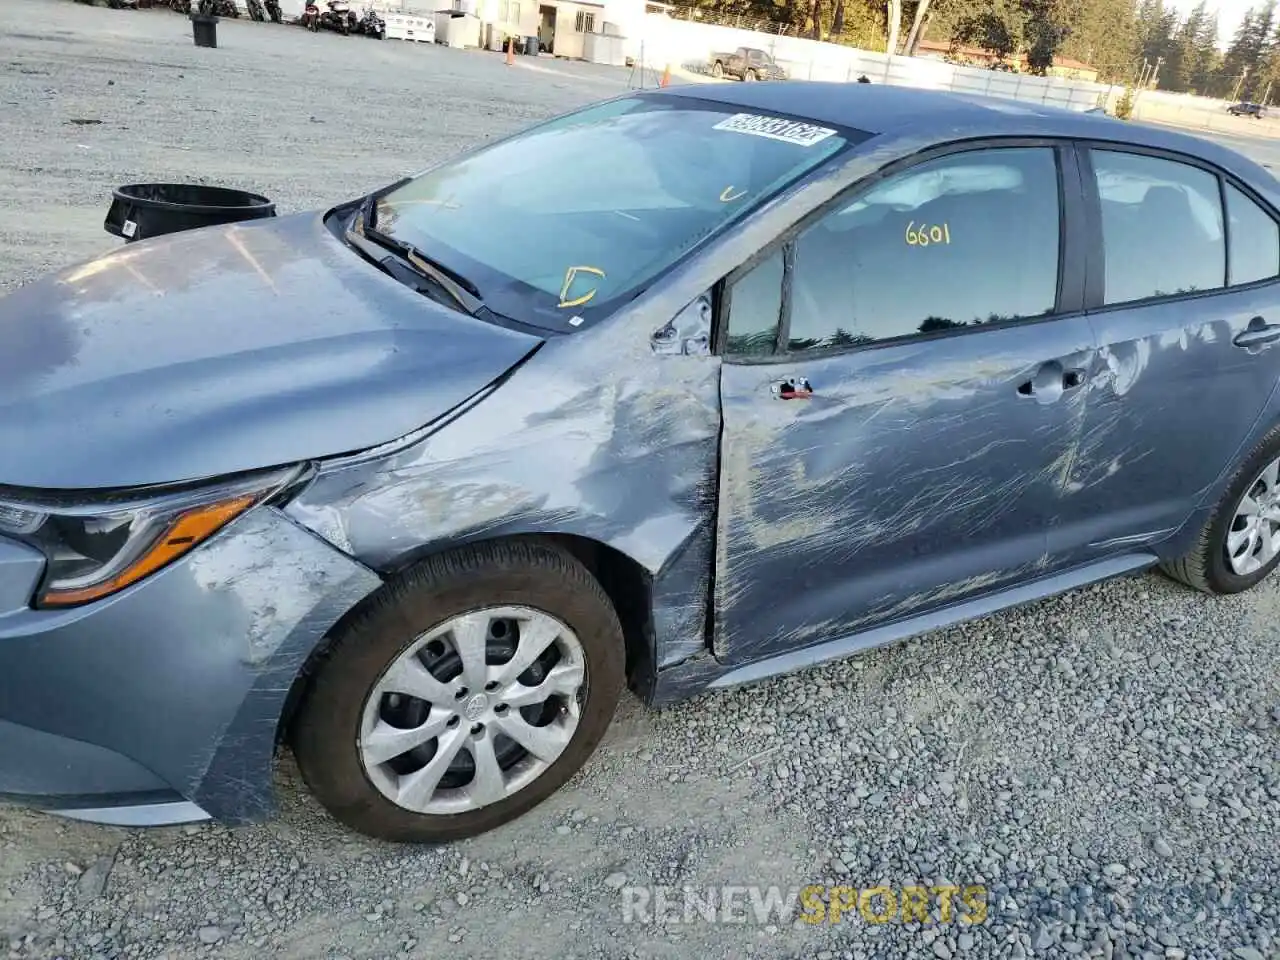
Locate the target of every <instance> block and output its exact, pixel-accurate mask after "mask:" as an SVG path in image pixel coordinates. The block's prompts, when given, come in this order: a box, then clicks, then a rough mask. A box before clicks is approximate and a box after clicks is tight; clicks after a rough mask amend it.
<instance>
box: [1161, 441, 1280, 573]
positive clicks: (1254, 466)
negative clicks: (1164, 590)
mask: <svg viewBox="0 0 1280 960" xmlns="http://www.w3.org/2000/svg"><path fill="white" fill-rule="evenodd" d="M1277 564H1280V427H1275V428H1273V429H1272V430H1271V432H1270V433H1268V434H1267V435H1266V436H1265V437H1264V438H1263V439H1262V441H1261V442H1260V443H1259V444H1258V445H1257V446H1256V447H1254V449H1253V451H1252V452H1251V453H1250V454H1249V456H1247V457H1246V458H1245V459H1244V461H1243V462H1242V463H1241V465H1240V467H1239V468H1238V469H1237V470H1236V472H1235V474H1234V475H1233V476H1232V478H1231V481H1230V483H1228V484H1227V489H1226V492H1225V493H1224V494H1223V495H1222V499H1221V500H1220V501H1219V502H1218V505H1217V506H1216V507H1215V508H1214V511H1213V514H1212V515H1211V516H1210V517H1209V520H1208V521H1207V522H1206V523H1205V525H1204V527H1203V528H1202V529H1201V531H1200V536H1199V537H1198V538H1197V539H1196V543H1195V545H1194V546H1193V547H1192V549H1191V550H1190V552H1188V553H1187V554H1186V555H1185V556H1183V557H1180V558H1178V559H1177V560H1173V561H1169V562H1167V563H1164V564H1162V565H1161V570H1163V571H1164V572H1165V573H1166V574H1168V575H1169V576H1171V577H1173V578H1174V579H1175V580H1180V581H1181V582H1183V583H1185V584H1187V585H1188V586H1191V587H1195V588H1196V589H1197V590H1203V591H1204V592H1205V593H1219V594H1230V593H1241V592H1243V591H1245V590H1248V589H1249V588H1250V587H1252V586H1254V585H1255V584H1257V583H1258V582H1259V581H1260V580H1262V579H1263V578H1264V577H1266V576H1267V574H1269V573H1270V572H1271V571H1272V570H1274V569H1275V568H1276V565H1277Z"/></svg>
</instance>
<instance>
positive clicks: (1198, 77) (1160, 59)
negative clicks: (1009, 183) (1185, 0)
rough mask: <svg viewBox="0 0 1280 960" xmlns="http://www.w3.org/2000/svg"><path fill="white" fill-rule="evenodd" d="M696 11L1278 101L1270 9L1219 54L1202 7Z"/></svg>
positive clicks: (742, 7) (1056, 2)
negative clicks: (1060, 63)
mask: <svg viewBox="0 0 1280 960" xmlns="http://www.w3.org/2000/svg"><path fill="white" fill-rule="evenodd" d="M692 2H694V3H695V5H696V6H697V7H699V8H700V9H703V10H712V11H715V12H717V13H721V14H726V15H735V16H745V17H751V18H757V19H761V20H768V21H771V22H772V23H774V24H778V25H780V26H782V27H784V28H786V29H787V30H788V32H792V33H795V34H798V35H800V36H805V37H812V38H814V39H821V40H829V41H832V42H836V43H846V44H850V45H853V46H858V47H862V48H863V49H871V50H892V51H894V52H896V53H903V54H908V55H911V54H915V53H916V52H917V50H918V47H919V44H920V43H921V41H923V40H926V39H927V40H929V41H936V42H942V43H947V44H949V45H950V46H952V47H953V48H955V47H960V46H971V47H977V48H980V49H983V50H986V51H988V52H990V53H992V54H995V55H997V56H999V57H1002V58H1015V57H1019V56H1021V57H1024V58H1025V63H1026V67H1027V69H1029V70H1030V71H1031V72H1033V73H1044V72H1045V71H1046V70H1047V69H1048V68H1049V66H1051V65H1052V63H1053V62H1054V60H1055V58H1065V59H1072V60H1077V61H1081V62H1083V63H1086V64H1088V65H1089V66H1091V67H1093V68H1094V69H1095V70H1097V71H1098V75H1099V79H1100V80H1102V81H1104V82H1113V83H1124V84H1128V85H1139V84H1146V85H1153V86H1155V87H1157V88H1159V89H1161V90H1172V91H1177V92H1188V93H1198V94H1201V95H1204V96H1214V97H1235V98H1236V99H1242V100H1257V101H1265V100H1267V99H1269V98H1274V99H1277V100H1280V18H1277V15H1276V7H1277V0H1267V2H1265V3H1263V4H1262V5H1260V6H1256V7H1254V8H1252V9H1250V10H1249V11H1248V13H1246V14H1245V17H1244V19H1243V21H1242V22H1241V24H1240V27H1239V29H1238V30H1237V31H1236V33H1235V35H1234V36H1233V37H1232V39H1231V41H1230V44H1229V45H1228V47H1227V49H1226V50H1225V51H1223V50H1219V49H1218V46H1217V40H1218V18H1217V15H1216V13H1213V12H1210V10H1209V9H1208V6H1207V3H1206V2H1204V0H1202V2H1201V3H1199V4H1198V5H1197V6H1196V7H1194V8H1193V9H1192V10H1191V11H1190V12H1188V13H1186V14H1185V15H1184V14H1180V13H1179V12H1178V11H1177V9H1175V8H1174V7H1173V6H1172V4H1168V3H1166V0H692Z"/></svg>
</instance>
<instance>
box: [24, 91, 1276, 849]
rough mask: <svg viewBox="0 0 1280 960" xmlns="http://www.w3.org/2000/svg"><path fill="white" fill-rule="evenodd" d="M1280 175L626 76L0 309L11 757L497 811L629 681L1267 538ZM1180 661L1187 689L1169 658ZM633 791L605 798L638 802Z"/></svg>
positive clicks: (114, 775)
mask: <svg viewBox="0 0 1280 960" xmlns="http://www.w3.org/2000/svg"><path fill="white" fill-rule="evenodd" d="M1278 209H1280V184H1277V182H1276V180H1275V179H1273V178H1272V176H1271V174H1269V173H1268V172H1267V171H1265V170H1263V169H1262V168H1260V167H1258V166H1257V165H1255V164H1253V163H1252V162H1250V161H1248V160H1246V159H1244V158H1242V157H1240V156H1238V155H1237V154H1235V153H1233V152H1231V151H1229V150H1226V149H1224V148H1221V147H1218V146H1215V145H1213V144H1210V143H1207V142H1205V141H1201V140H1198V139H1193V138H1190V137H1184V136H1179V135H1176V134H1173V133H1170V132H1164V131H1159V130H1156V129H1148V128H1143V127H1138V126H1131V125H1127V124H1124V123H1121V122H1118V121H1115V120H1112V119H1109V118H1107V117H1105V116H1098V115H1081V114H1073V113H1068V112H1065V111H1061V112H1060V111H1055V110H1051V109H1048V108H1040V107H1032V106H1026V105H1021V104H1014V103H1009V102H1005V101H988V100H983V99H980V98H972V97H962V96H954V95H946V94H940V93H932V92H924V91H913V90H906V89H901V88H894V87H891V86H882V85H879V84H871V85H863V84H810V83H794V84H779V85H774V84H747V85H733V86H727V85H726V86H720V85H714V86H707V87H699V88H697V89H690V88H688V87H677V88H665V89H663V90H659V91H645V92H631V93H628V94H626V95H624V96H622V97H620V98H618V99H615V100H611V101H608V102H605V103H600V104H595V105H592V106H589V107H587V108H585V109H582V110H580V111H578V112H576V113H573V114H571V115H568V116H565V117H561V118H558V119H556V120H552V121H550V122H548V123H545V124H542V125H540V126H537V127H535V128H533V129H530V130H527V131H524V132H521V133H519V134H517V135H515V136H513V137H511V138H509V139H506V140H503V141H501V142H497V143H492V144H488V145H485V146H483V147H481V148H480V149H478V150H476V151H474V152H472V153H470V154H468V155H466V156H463V157H461V158H459V159H456V160H453V161H451V162H448V163H445V164H443V165H441V166H439V167H437V168H434V169H431V170H428V171H426V172H424V173H422V174H420V175H417V176H414V177H411V178H407V179H405V180H403V181H401V182H399V183H397V184H393V185H391V186H390V187H388V188H386V189H383V190H379V191H377V192H375V193H374V194H372V195H371V196H369V197H365V198H361V199H359V200H355V201H352V202H350V203H345V204H343V205H341V206H338V207H336V208H334V209H332V210H329V211H325V212H317V213H308V214H302V215H293V216H286V217H280V218H270V219H263V220H256V221H254V222H247V223H237V224H232V225H225V226H216V227H207V228H203V229H196V230H191V231H186V232H179V233H174V234H172V235H170V236H166V237H159V238H155V239H150V240H144V241H141V242H137V243H131V244H127V245H125V246H123V247H121V248H120V249H119V250H117V251H116V252H113V253H110V254H108V255H106V256H103V257H101V258H100V259H97V260H94V261H92V262H90V263H87V264H84V265H81V266H78V267H74V268H71V269H67V270H64V271H62V272H60V273H57V274H55V275H54V276H51V277H49V278H48V279H46V280H43V281H41V282H38V283H35V284H31V285H29V286H26V287H24V288H21V289H19V290H18V291H17V292H15V293H14V294H12V295H11V296H9V297H8V298H7V299H5V300H3V301H0V449H2V450H4V456H3V458H0V484H3V486H2V487H0V794H3V795H5V796H8V797H10V798H18V799H20V800H22V801H23V802H26V803H29V804H33V805H37V806H41V807H44V808H46V809H50V810H53V811H56V812H58V813H61V814H64V815H67V816H72V817H77V818H80V819H84V820H93V821H98V822H106V823H124V824H159V823H177V822H183V821H186V820H193V819H201V818H206V817H213V818H217V819H218V820H221V821H223V822H227V823H240V822H246V821H252V820H257V819H261V818H264V817H267V816H270V815H271V813H272V810H273V797H272V789H271V767H272V760H273V756H274V754H275V751H276V750H277V747H278V746H279V745H280V744H281V743H284V742H286V741H287V742H289V743H291V744H292V746H293V749H294V752H295V754H296V756H297V759H298V762H299V764H300V766H301V769H302V772H303V773H304V775H305V777H306V780H307V782H308V783H309V784H310V786H311V788H312V789H313V790H314V792H315V794H316V796H317V797H318V799H319V800H320V802H321V803H322V804H323V805H324V806H325V807H326V808H327V809H328V810H330V811H331V812H332V813H333V815H334V816H335V817H337V818H338V819H339V820H341V821H343V822H344V823H346V824H347V825H349V826H350V827H351V828H354V829H355V830H359V831H363V832H365V833H368V834H371V835H374V836H378V837H384V838H390V839H396V840H417V841H439V840H448V839H452V838H460V837H466V836H470V835H474V834H477V833H479V832H482V831H485V830H489V829H491V828H494V827H496V826H498V825H500V824H502V823H504V822H507V821H509V820H511V819H513V818H515V817H517V816H519V815H521V814H522V813H524V812H526V811H528V810H529V809H530V808H532V807H533V806H535V805H536V804H537V803H539V802H540V801H541V800H543V799H544V798H546V797H547V796H549V795H550V794H551V793H552V792H554V791H555V790H557V789H558V788H559V787H561V786H562V785H563V784H564V783H565V782H566V781H568V780H569V778H570V777H571V776H573V774H574V773H575V772H576V771H578V770H579V769H580V768H581V767H582V765H583V764H584V762H585V761H586V760H587V758H588V757H589V756H590V755H591V753H592V751H593V750H594V749H595V747H596V745H597V744H598V742H599V741H600V738H601V736H602V735H603V734H604V732H605V729H606V727H607V726H608V724H609V722H610V719H611V718H612V716H613V713H614V710H615V707H616V705H617V703H618V699H619V697H620V696H621V694H622V692H623V690H624V688H625V687H627V686H628V685H629V686H630V688H631V689H633V690H634V691H635V692H636V693H637V694H638V695H639V696H640V697H642V698H643V699H644V700H646V701H648V702H650V703H653V704H662V703H667V702H671V701H673V700H676V699H678V698H682V697H688V696H690V695H692V694H695V693H698V692H700V691H704V690H707V689H708V688H716V687H725V686H729V685H733V684H740V683H745V682H748V681H754V680H758V679H760V678H763V677H767V676H770V675H774V674H777V673H780V672H784V671H789V670H794V669H798V668H801V667H805V666H808V665H811V664H815V663H818V662H821V661H824V660H828V659H831V658H835V657H843V656H847V655H850V654H853V653H856V652H857V651H860V650H864V649H866V648H869V647H872V646H876V645H879V644H884V643H887V642H890V641H894V640H897V639H900V638H903V637H906V636H909V635H912V634H916V633H919V632H921V631H925V630H931V629H935V628H938V627H943V626H946V625H948V624H953V623H956V622H958V621H961V620H965V619H968V618H972V617H976V616H980V615H983V614H987V613H990V612H992V611H994V610H998V609H1000V608H1003V607H1007V606H1010V605H1012V604H1017V603H1023V602H1026V601H1030V600H1035V599H1037V598H1041V597H1046V596H1049V595H1052V594H1056V593H1060V592H1062V591H1065V590H1069V589H1072V588H1075V587H1079V586H1081V585H1083V584H1087V583H1090V582H1094V581H1098V580H1102V579H1105V578H1108V577H1114V576H1118V575H1122V574H1129V573H1133V572H1136V571H1140V570H1144V569H1147V568H1150V567H1153V566H1157V565H1159V566H1160V567H1161V568H1162V569H1164V570H1165V571H1166V572H1167V573H1169V574H1170V575H1172V576H1174V577H1176V578H1177V579H1179V580H1182V581H1183V582H1185V583H1187V584H1189V585H1191V586H1192V587H1195V588H1198V589H1200V590H1204V591H1207V592H1210V593H1219V594H1224V593H1235V592H1238V591H1242V590H1245V589H1248V588H1249V587H1251V586H1253V585H1254V584H1256V583H1257V582H1258V581H1259V580H1261V579H1262V578H1263V577H1265V576H1266V575H1267V574H1269V573H1270V572H1271V571H1272V569H1273V568H1274V567H1275V566H1276V564H1277V561H1278V559H1280V552H1278V547H1280V534H1278V532H1277V531H1278V530H1280V397H1278V396H1277V393H1276V387H1277V382H1278V379H1280V349H1276V344H1277V343H1280V227H1278V226H1277V217H1278V214H1277V210H1278ZM1192 682H1194V681H1192ZM623 802H625V798H624V800H623Z"/></svg>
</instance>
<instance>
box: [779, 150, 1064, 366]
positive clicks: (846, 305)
mask: <svg viewBox="0 0 1280 960" xmlns="http://www.w3.org/2000/svg"><path fill="white" fill-rule="evenodd" d="M1059 232H1060V231H1059V203H1058V172H1057V163H1056V160H1055V156H1054V151H1053V150H1052V148H1049V147H1029V148H1008V149H996V150H975V151H969V152H965V153H960V154H953V155H950V156H947V157H943V158H940V159H938V160H933V161H927V162H925V163H922V164H920V165H919V166H916V167H912V168H911V169H910V170H908V171H906V172H904V173H901V174H898V175H897V176H893V177H890V178H888V179H886V180H884V181H883V182H881V183H879V184H877V185H875V186H874V187H872V188H871V189H870V190H868V191H866V192H864V193H862V194H861V195H860V196H859V197H858V198H857V199H856V200H854V201H853V202H852V203H849V204H847V205H846V206H844V207H842V208H841V209H838V210H837V211H836V212H834V213H832V214H830V215H829V216H827V217H825V218H824V219H823V220H821V221H819V222H818V223H817V224H815V225H814V226H813V227H811V228H809V229H808V230H806V231H805V232H804V233H802V234H801V235H800V236H799V237H798V238H797V240H796V249H795V271H794V274H793V277H792V283H791V291H792V296H791V328H790V336H789V342H788V347H789V349H790V350H793V351H796V350H810V349H820V348H827V347H841V346H856V345H859V344H866V343H874V342H878V341H883V340H893V339H897V338H901V337H910V336H915V335H919V334H925V333H933V332H937V331H941V330H948V329H954V328H961V327H969V326H974V325H978V324H983V323H988V322H994V321H1002V320H1011V319H1018V318H1024V317H1036V316H1040V315H1042V314H1045V313H1048V312H1050V311H1051V310H1052V309H1053V307H1054V303H1055V301H1056V298H1057V288H1058V243H1059Z"/></svg>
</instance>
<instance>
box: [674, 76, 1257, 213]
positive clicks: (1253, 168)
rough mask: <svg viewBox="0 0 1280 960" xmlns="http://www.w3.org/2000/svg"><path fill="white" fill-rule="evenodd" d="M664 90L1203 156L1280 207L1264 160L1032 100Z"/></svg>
mask: <svg viewBox="0 0 1280 960" xmlns="http://www.w3.org/2000/svg"><path fill="white" fill-rule="evenodd" d="M656 93H657V95H660V96H661V95H667V96H681V97H693V98H695V99H699V100H705V101H711V102H715V103H721V104H724V105H726V106H731V107H739V108H743V109H747V110H760V111H769V112H775V113H785V114H790V115H792V116H794V117H800V118H802V119H805V120H808V121H811V122H813V123H828V124H833V125H835V126H842V127H852V128H854V129H856V130H861V131H863V132H865V133H867V134H870V135H871V136H874V137H880V138H883V139H894V140H896V139H903V140H908V139H909V140H912V141H915V142H918V143H920V144H922V146H929V145H941V144H944V143H949V142H952V141H956V140H969V139H976V138H980V137H1001V136H1004V137H1008V136H1029V137H1036V136H1042V137H1064V138H1076V139H1087V140H1104V141H1113V142H1116V143H1123V144H1132V145H1136V146H1143V147H1149V148H1153V149H1160V150H1169V151H1172V152H1175V153H1182V154H1186V155H1189V156H1192V157H1196V158H1199V159H1202V160H1205V161H1207V162H1209V163H1212V164H1214V165H1216V166H1219V167H1222V168H1224V169H1226V170H1228V171H1229V172H1231V173H1234V174H1235V175H1236V176H1238V177H1240V178H1241V179H1242V180H1246V181H1248V182H1249V183H1250V185H1251V186H1254V187H1255V188H1257V189H1258V190H1259V191H1260V192H1262V193H1265V194H1266V195H1267V199H1268V200H1269V201H1270V202H1271V203H1272V204H1273V205H1274V206H1277V207H1280V183H1277V182H1276V180H1275V178H1274V177H1273V176H1272V175H1271V174H1270V173H1269V172H1268V171H1267V170H1266V169H1264V168H1263V167H1262V166H1261V165H1259V164H1257V163H1255V162H1254V161H1252V160H1250V159H1248V158H1247V157H1245V156H1243V155H1242V154H1239V153H1237V152H1235V151H1234V150H1230V149H1228V148H1226V147H1222V146H1219V145H1218V144H1216V143H1211V142H1210V141H1208V140H1203V139H1201V138H1199V137H1194V136H1190V135H1188V134H1183V133H1178V132H1176V131H1173V130H1169V129H1166V128H1162V127H1156V126H1152V125H1148V124H1144V123H1137V122H1129V121H1124V120H1117V119H1116V118H1114V117H1110V116H1107V115H1106V114H1102V113H1084V112H1078V111H1074V110H1065V109H1062V108H1059V107H1050V106H1044V105H1042V104H1038V103H1032V102H1028V101H1024V100H1009V99H1004V98H999V97H984V96H978V95H976V94H967V93H952V92H950V91H943V90H924V89H920V88H917V87H901V86H894V85H892V84H876V83H871V84H867V83H832V82H827V81H817V80H798V81H788V82H786V83H717V84H710V83H708V84H682V85H679V86H675V87H665V88H663V89H661V90H659V91H657V92H656Z"/></svg>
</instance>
